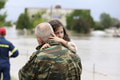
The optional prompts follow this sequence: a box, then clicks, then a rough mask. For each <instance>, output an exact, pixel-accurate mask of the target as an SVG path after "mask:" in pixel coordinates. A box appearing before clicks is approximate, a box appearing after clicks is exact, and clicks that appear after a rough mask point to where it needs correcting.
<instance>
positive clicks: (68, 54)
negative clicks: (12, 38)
mask: <svg viewBox="0 0 120 80" xmlns="http://www.w3.org/2000/svg"><path fill="white" fill-rule="evenodd" d="M35 34H36V37H37V41H38V43H39V45H43V44H44V43H49V44H50V47H49V48H46V49H43V50H41V49H40V46H38V47H37V51H36V52H34V53H33V54H32V56H31V57H30V60H29V61H28V63H27V64H25V66H24V67H23V68H22V69H21V70H20V71H19V80H81V72H82V65H81V60H80V58H79V57H78V55H77V54H74V53H73V52H72V51H70V50H69V49H68V48H66V47H64V46H63V45H62V44H61V43H59V42H55V41H53V40H50V39H49V37H50V36H51V34H54V32H53V29H52V27H51V26H50V24H49V23H41V24H39V25H37V27H36V28H35Z"/></svg>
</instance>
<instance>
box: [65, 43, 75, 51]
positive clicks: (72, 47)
mask: <svg viewBox="0 0 120 80" xmlns="http://www.w3.org/2000/svg"><path fill="white" fill-rule="evenodd" d="M67 46H68V48H69V49H70V50H71V51H72V52H74V53H76V51H77V47H76V45H75V43H73V42H68V43H67Z"/></svg>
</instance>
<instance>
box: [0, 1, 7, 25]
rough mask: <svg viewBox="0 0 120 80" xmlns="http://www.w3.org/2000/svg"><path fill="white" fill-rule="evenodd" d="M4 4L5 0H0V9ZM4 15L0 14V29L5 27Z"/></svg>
mask: <svg viewBox="0 0 120 80" xmlns="http://www.w3.org/2000/svg"><path fill="white" fill-rule="evenodd" d="M5 3H6V0H1V1H0V9H2V8H4V5H5ZM6 16H7V15H6V13H4V14H3V15H1V14H0V27H1V26H4V25H5V18H6Z"/></svg>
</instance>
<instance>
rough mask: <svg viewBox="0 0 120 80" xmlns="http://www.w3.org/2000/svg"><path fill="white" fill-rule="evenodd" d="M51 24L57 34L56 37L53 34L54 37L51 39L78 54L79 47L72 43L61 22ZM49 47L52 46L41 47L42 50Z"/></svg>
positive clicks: (53, 21)
mask: <svg viewBox="0 0 120 80" xmlns="http://www.w3.org/2000/svg"><path fill="white" fill-rule="evenodd" d="M49 24H50V25H51V26H52V28H53V31H54V33H55V35H54V34H51V35H52V37H50V39H51V40H54V41H57V42H60V43H62V44H63V45H64V46H65V47H67V48H68V49H70V50H71V51H72V52H74V53H76V51H77V47H76V45H75V43H73V42H71V40H70V38H69V36H68V34H67V32H66V29H65V28H64V26H63V24H62V23H61V22H60V21H59V20H51V21H50V22H49ZM48 47H50V44H48V43H46V44H44V45H43V46H42V47H41V49H45V48H48Z"/></svg>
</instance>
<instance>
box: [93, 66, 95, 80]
mask: <svg viewBox="0 0 120 80" xmlns="http://www.w3.org/2000/svg"><path fill="white" fill-rule="evenodd" d="M93 80H95V64H93Z"/></svg>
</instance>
